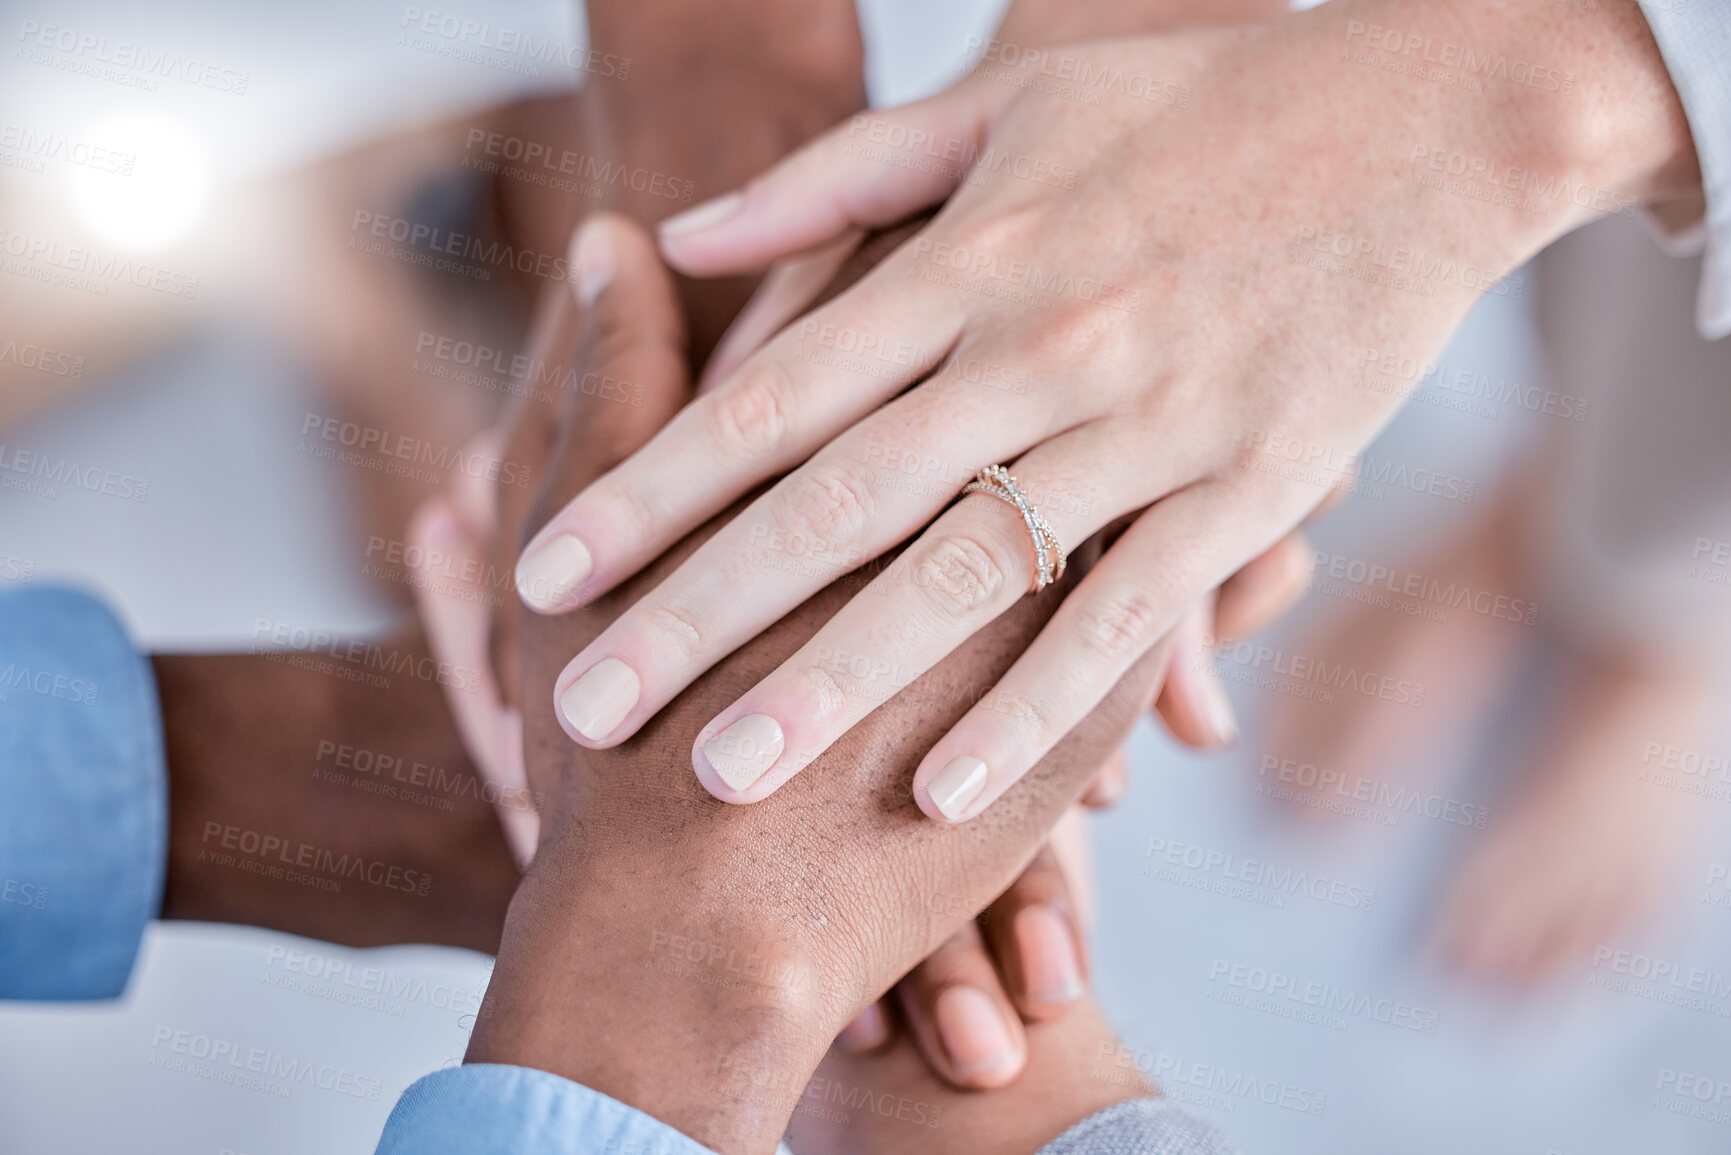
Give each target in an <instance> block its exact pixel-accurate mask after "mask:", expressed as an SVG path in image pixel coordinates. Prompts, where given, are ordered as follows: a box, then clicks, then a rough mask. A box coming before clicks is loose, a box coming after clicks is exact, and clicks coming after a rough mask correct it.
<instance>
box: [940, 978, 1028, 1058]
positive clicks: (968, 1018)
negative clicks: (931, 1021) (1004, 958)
mask: <svg viewBox="0 0 1731 1155" xmlns="http://www.w3.org/2000/svg"><path fill="white" fill-rule="evenodd" d="M933 1009H934V1013H935V1015H936V1017H937V1020H938V1034H939V1035H940V1036H941V1037H942V1038H943V1040H944V1050H946V1051H948V1052H949V1055H950V1062H952V1063H954V1064H955V1065H956V1074H958V1075H984V1074H988V1073H990V1072H994V1071H1000V1070H1002V1069H1003V1068H1005V1067H1009V1066H1013V1065H1014V1064H1015V1062H1016V1047H1015V1044H1014V1043H1012V1042H1011V1041H1010V1032H1009V1030H1008V1029H1007V1028H1006V1027H1005V1026H1004V1016H1003V1014H1002V1013H1001V1012H1000V1011H999V1010H998V1004H997V1003H995V1002H993V1001H992V997H991V996H990V995H988V994H987V993H986V992H985V991H982V990H981V989H980V988H978V987H966V986H957V987H950V988H949V989H947V990H946V991H944V993H943V994H941V995H939V996H938V1001H937V1005H936V1006H935V1007H934V1008H933Z"/></svg>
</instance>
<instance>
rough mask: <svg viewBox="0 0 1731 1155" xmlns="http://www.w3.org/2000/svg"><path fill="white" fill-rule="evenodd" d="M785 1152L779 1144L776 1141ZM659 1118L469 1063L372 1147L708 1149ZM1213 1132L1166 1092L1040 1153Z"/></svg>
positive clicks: (474, 1152) (547, 1153)
mask: <svg viewBox="0 0 1731 1155" xmlns="http://www.w3.org/2000/svg"><path fill="white" fill-rule="evenodd" d="M782 1150H783V1151H784V1152H785V1150H786V1149H785V1148H783V1149H782ZM708 1152H709V1148H707V1147H705V1146H703V1145H702V1144H700V1143H698V1142H697V1141H695V1140H693V1139H690V1138H687V1137H686V1136H685V1135H683V1134H681V1133H680V1132H678V1131H676V1130H674V1129H673V1128H672V1127H669V1126H668V1125H667V1124H665V1123H663V1122H661V1121H660V1120H658V1119H654V1118H652V1117H650V1116H648V1115H645V1114H644V1113H643V1112H641V1111H639V1110H637V1109H635V1108H633V1107H628V1106H626V1105H625V1104H624V1103H621V1102H620V1101H619V1100H617V1099H614V1098H610V1097H609V1096H607V1095H603V1094H602V1093H601V1092H599V1091H592V1090H590V1089H589V1088H588V1087H585V1086H583V1085H582V1084H580V1083H573V1082H572V1081H571V1080H569V1079H562V1078H560V1077H559V1076H558V1075H550V1074H548V1073H547V1072H545V1071H535V1070H530V1069H528V1068H526V1067H508V1066H502V1065H493V1064H487V1063H474V1064H470V1065H468V1066H463V1067H453V1068H451V1069H449V1070H444V1071H438V1072H435V1073H434V1074H431V1075H428V1076H427V1077H426V1078H424V1079H420V1080H418V1081H416V1082H415V1083H414V1084H413V1085H411V1086H410V1087H409V1089H408V1090H407V1091H404V1092H403V1097H402V1098H401V1099H399V1100H397V1105H396V1107H395V1108H393V1109H392V1111H391V1117H390V1119H389V1120H387V1121H386V1123H385V1133H384V1135H383V1137H382V1138H380V1140H379V1146H378V1151H377V1152H376V1155H707V1153H708ZM1236 1152H1237V1148H1235V1147H1234V1146H1233V1145H1232V1144H1231V1143H1230V1142H1229V1141H1228V1140H1227V1139H1226V1137H1225V1136H1223V1135H1222V1134H1221V1133H1220V1132H1219V1131H1217V1130H1216V1129H1215V1128H1213V1127H1212V1126H1210V1125H1209V1124H1207V1123H1205V1122H1203V1121H1202V1120H1200V1119H1198V1118H1196V1117H1195V1116H1194V1115H1191V1114H1189V1113H1188V1112H1186V1111H1184V1110H1183V1109H1182V1108H1179V1107H1176V1106H1174V1105H1173V1104H1172V1103H1170V1102H1169V1101H1167V1100H1165V1099H1132V1100H1130V1101H1128V1102H1124V1103H1118V1104H1115V1105H1114V1106H1111V1107H1108V1108H1106V1109H1105V1110H1104V1111H1100V1112H1098V1113H1096V1114H1094V1115H1091V1116H1089V1117H1088V1118H1086V1119H1084V1120H1082V1121H1081V1122H1080V1123H1078V1124H1076V1125H1075V1126H1074V1127H1072V1128H1070V1129H1069V1130H1068V1131H1066V1132H1064V1133H1063V1134H1062V1135H1060V1136H1058V1137H1057V1138H1056V1139H1054V1140H1052V1141H1051V1142H1050V1143H1048V1144H1046V1146H1044V1147H1042V1148H1041V1149H1040V1152H1039V1155H1236Z"/></svg>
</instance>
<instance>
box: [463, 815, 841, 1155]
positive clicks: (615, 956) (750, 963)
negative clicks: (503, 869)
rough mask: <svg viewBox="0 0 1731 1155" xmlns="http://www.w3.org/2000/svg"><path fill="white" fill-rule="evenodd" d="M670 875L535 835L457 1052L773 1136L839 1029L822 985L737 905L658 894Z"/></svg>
mask: <svg viewBox="0 0 1731 1155" xmlns="http://www.w3.org/2000/svg"><path fill="white" fill-rule="evenodd" d="M642 865H650V864H642ZM645 887H650V888H653V889H652V893H651V892H649V891H645ZM677 889H678V888H672V887H670V886H669V885H668V882H667V880H666V879H665V878H664V877H663V876H662V875H661V874H660V873H659V872H657V871H655V870H654V869H653V867H652V866H651V868H650V869H649V870H648V871H645V870H642V869H631V870H620V871H616V870H611V869H608V868H605V867H601V866H598V865H596V864H594V863H592V862H587V861H583V860H582V858H581V856H580V855H578V854H576V853H573V852H572V848H571V841H570V840H567V841H564V842H558V841H555V842H553V843H547V842H544V843H543V845H542V848H541V851H540V853H539V854H538V855H537V857H536V859H535V863H534V865H533V866H532V867H531V869H530V873H529V875H528V876H527V877H526V878H525V879H524V882H523V885H522V886H521V887H520V888H519V890H518V893H517V896H516V898H514V899H513V901H512V904H511V910H510V913H509V915H508V916H507V919H506V926H505V934H504V938H503V941H502V943H501V946H500V950H499V956H498V962H497V965H496V966H495V968H494V971H493V978H492V981H491V982H490V984H489V986H488V990H487V996H486V1000H485V1002H484V1003H483V1005H482V1008H481V1013H480V1015H479V1017H478V1018H477V1021H476V1025H475V1031H474V1035H473V1037H472V1039H471V1042H470V1046H469V1051H468V1054H467V1056H466V1061H468V1062H472V1063H483V1062H484V1063H509V1064H512V1065H515V1066H523V1067H533V1068H536V1069H539V1070H544V1071H549V1072H551V1073H553V1074H556V1075H560V1076H562V1077H564V1078H567V1079H571V1080H572V1081H574V1082H577V1083H581V1084H583V1085H584V1086H586V1087H589V1088H591V1089H593V1090H597V1091H600V1092H602V1093H604V1094H607V1095H610V1096H612V1097H613V1098H615V1099H618V1100H619V1101H621V1102H623V1103H627V1104H629V1105H631V1106H633V1107H635V1108H637V1109H638V1110H640V1111H643V1112H644V1113H646V1114H648V1115H651V1116H654V1117H655V1118H657V1119H660V1120H661V1121H662V1122H664V1123H666V1124H668V1125H669V1126H671V1127H674V1128H676V1129H677V1130H679V1131H682V1132H684V1133H685V1134H686V1135H689V1136H690V1137H691V1138H693V1139H696V1140H697V1141H698V1142H700V1143H703V1144H704V1145H706V1146H708V1147H710V1148H712V1149H714V1150H717V1151H721V1152H751V1151H761V1152H768V1151H772V1150H773V1149H774V1148H775V1145H776V1142H777V1141H778V1140H779V1139H780V1137H781V1135H782V1133H783V1131H784V1130H785V1129H786V1126H787V1122H788V1119H789V1118H790V1117H791V1115H792V1113H793V1109H794V1106H795V1105H796V1103H797V1101H798V1098H799V1095H800V1093H801V1092H802V1091H803V1090H804V1088H805V1085H806V1083H807V1081H808V1080H809V1079H810V1077H811V1074H812V1072H813V1071H815V1070H816V1068H817V1065H818V1063H819V1062H820V1061H821V1060H822V1058H823V1055H824V1053H825V1051H826V1050H827V1049H828V1046H829V1043H830V1041H831V1038H832V1037H833V1035H834V1032H835V1030H836V1029H837V1026H836V1024H834V1023H833V1022H832V1020H833V1019H834V1018H835V1017H836V1015H835V1014H834V1013H833V1012H832V1011H831V1010H830V1009H829V1008H830V1004H831V1002H832V1001H833V999H832V994H831V992H826V991H825V990H824V983H823V981H822V979H821V978H820V977H818V976H819V968H817V967H815V966H813V965H811V964H810V962H809V960H807V959H805V958H803V957H801V956H800V955H799V954H797V953H796V952H793V951H790V950H788V949H787V948H786V947H785V945H783V944H780V943H775V942H770V941H766V939H765V937H764V936H763V935H761V934H759V933H757V932H756V931H755V930H754V929H752V927H750V926H744V925H741V924H740V920H739V919H737V918H735V917H733V916H731V915H728V914H724V913H720V912H717V911H715V910H712V909H709V908H706V907H703V906H701V905H687V906H684V907H682V908H680V909H673V910H670V909H668V903H667V901H666V896H667V895H668V894H669V893H674V892H677ZM753 921H754V922H756V921H758V920H753Z"/></svg>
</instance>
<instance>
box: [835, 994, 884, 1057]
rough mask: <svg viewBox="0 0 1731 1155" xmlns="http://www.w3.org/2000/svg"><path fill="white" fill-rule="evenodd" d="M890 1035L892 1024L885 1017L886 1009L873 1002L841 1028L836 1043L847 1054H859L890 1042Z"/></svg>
mask: <svg viewBox="0 0 1731 1155" xmlns="http://www.w3.org/2000/svg"><path fill="white" fill-rule="evenodd" d="M889 1037H890V1025H889V1023H888V1022H887V1021H886V1020H885V1019H884V1009H883V1007H882V1006H881V1005H880V1004H878V1003H873V1004H872V1005H871V1006H869V1007H867V1008H866V1009H865V1010H863V1011H861V1012H860V1013H859V1014H858V1015H856V1016H855V1017H854V1021H853V1022H851V1023H849V1024H848V1025H847V1026H845V1027H843V1028H842V1029H841V1034H839V1035H837V1036H836V1037H835V1045H836V1046H837V1047H838V1048H840V1049H841V1050H842V1051H844V1052H846V1053H847V1054H850V1055H857V1054H860V1053H862V1052H864V1051H873V1050H876V1049H877V1048H879V1047H881V1046H883V1045H884V1044H885V1043H886V1042H888V1041H889Z"/></svg>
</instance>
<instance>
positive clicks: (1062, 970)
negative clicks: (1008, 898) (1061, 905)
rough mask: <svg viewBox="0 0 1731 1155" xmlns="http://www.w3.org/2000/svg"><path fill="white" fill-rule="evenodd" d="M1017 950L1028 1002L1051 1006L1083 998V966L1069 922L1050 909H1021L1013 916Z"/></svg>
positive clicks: (1043, 907) (1051, 907)
mask: <svg viewBox="0 0 1731 1155" xmlns="http://www.w3.org/2000/svg"><path fill="white" fill-rule="evenodd" d="M1016 949H1017V950H1018V951H1019V952H1020V954H1021V956H1022V979H1023V981H1024V982H1025V983H1026V984H1027V992H1026V993H1027V996H1028V1001H1029V1002H1034V1003H1042V1004H1046V1005H1053V1004H1058V1003H1073V1002H1075V1001H1076V1000H1077V999H1079V998H1081V997H1082V964H1081V961H1080V960H1079V959H1077V957H1076V939H1075V937H1074V936H1073V935H1071V934H1070V923H1069V920H1068V919H1066V918H1065V917H1064V915H1063V914H1062V912H1060V911H1059V910H1058V909H1057V908H1056V907H1054V906H1050V905H1041V906H1028V907H1023V908H1022V910H1021V911H1020V912H1018V913H1017V915H1016Z"/></svg>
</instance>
